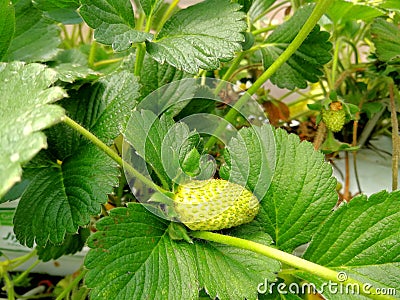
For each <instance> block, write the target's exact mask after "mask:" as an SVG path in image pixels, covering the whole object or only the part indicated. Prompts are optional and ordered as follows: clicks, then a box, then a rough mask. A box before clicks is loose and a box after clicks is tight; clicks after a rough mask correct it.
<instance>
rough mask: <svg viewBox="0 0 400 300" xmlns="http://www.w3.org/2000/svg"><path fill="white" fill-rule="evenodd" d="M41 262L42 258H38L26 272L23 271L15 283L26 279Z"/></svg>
mask: <svg viewBox="0 0 400 300" xmlns="http://www.w3.org/2000/svg"><path fill="white" fill-rule="evenodd" d="M38 264H40V260H38V259H37V260H36V261H35V262H34V263H33V264H31V265H30V266H29V267H28V268H27V269H26V270H25V271H24V272H22V273H21V274H20V275H19V276H18V277H17V278H15V279H14V284H15V285H17V284H19V283H20V282H22V280H24V279H25V278H26V277H27V276H28V275H29V273H30V272H31V271H32V270H33V269H34V268H35V267H36V266H37V265H38Z"/></svg>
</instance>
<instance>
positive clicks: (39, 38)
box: [4, 0, 61, 62]
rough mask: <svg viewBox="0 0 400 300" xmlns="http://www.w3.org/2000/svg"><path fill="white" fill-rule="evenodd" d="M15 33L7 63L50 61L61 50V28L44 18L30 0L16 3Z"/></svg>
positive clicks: (7, 55)
mask: <svg viewBox="0 0 400 300" xmlns="http://www.w3.org/2000/svg"><path fill="white" fill-rule="evenodd" d="M14 7H15V24H16V27H15V33H14V36H13V39H12V41H11V44H10V47H9V49H8V52H7V54H6V56H5V57H4V59H5V60H7V61H13V60H21V61H26V62H34V61H48V60H50V59H52V58H53V57H54V56H55V55H56V54H57V52H58V51H59V49H58V48H57V47H58V45H59V44H60V42H61V41H60V36H59V35H60V28H59V27H58V26H57V25H56V24H53V23H51V22H50V21H49V20H47V19H45V18H43V17H42V13H41V11H40V10H38V9H36V8H34V7H33V5H32V2H31V1H30V0H19V1H18V2H16V3H15V5H14Z"/></svg>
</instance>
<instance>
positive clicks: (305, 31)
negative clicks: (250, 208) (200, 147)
mask: <svg viewBox="0 0 400 300" xmlns="http://www.w3.org/2000/svg"><path fill="white" fill-rule="evenodd" d="M331 3H332V1H331V0H321V1H319V2H318V3H317V4H316V6H315V8H314V10H313V11H312V13H311V15H310V17H309V18H308V19H307V21H306V22H305V23H304V25H303V27H302V28H301V29H300V31H299V33H298V34H297V35H296V37H295V38H294V39H293V41H292V42H291V43H290V44H289V46H288V47H287V48H286V50H285V51H283V52H282V54H281V55H280V56H279V57H278V58H277V59H276V60H275V61H274V62H273V63H272V65H271V66H270V67H269V68H268V69H267V70H265V72H264V73H263V74H261V76H260V77H259V78H258V79H257V80H256V81H255V82H254V83H253V85H252V86H251V87H250V88H249V89H248V90H247V93H244V94H243V96H242V97H240V98H239V100H238V101H237V102H236V103H235V105H234V106H233V107H232V108H231V109H230V110H229V112H228V113H227V114H226V116H225V120H226V121H228V122H231V121H232V120H233V119H234V118H235V116H236V114H237V111H238V110H240V108H241V107H242V106H243V105H244V104H245V103H246V102H247V101H248V100H249V99H250V98H251V95H253V94H255V93H256V92H257V90H258V89H259V88H260V87H261V86H262V85H263V84H264V83H265V82H266V81H267V80H268V79H269V78H270V77H271V76H272V75H273V74H274V73H275V72H276V71H277V70H278V69H279V68H280V67H281V66H282V65H283V64H284V63H285V62H286V61H287V60H288V59H289V58H290V57H291V56H292V55H293V54H294V53H295V52H296V50H297V49H298V48H299V47H300V46H301V44H302V43H303V42H304V40H305V39H306V38H307V36H308V35H309V34H310V32H311V31H312V30H313V28H314V27H315V25H316V24H317V22H318V20H319V19H320V18H321V17H322V15H323V14H324V13H325V11H326V9H327V8H328V7H329V5H330V4H331ZM224 128H225V123H224V122H221V125H220V126H218V128H217V129H216V131H215V132H214V135H213V136H211V137H210V138H209V139H208V141H207V143H206V145H205V148H206V149H210V148H211V147H212V146H213V145H214V144H215V142H216V141H217V139H216V138H215V136H219V134H220V133H221V132H222V131H223V130H224Z"/></svg>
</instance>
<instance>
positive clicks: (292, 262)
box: [191, 231, 393, 299]
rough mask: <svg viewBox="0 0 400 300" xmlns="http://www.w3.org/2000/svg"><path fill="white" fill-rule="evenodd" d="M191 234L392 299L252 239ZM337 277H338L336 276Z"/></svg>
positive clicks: (203, 232)
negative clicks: (354, 285) (341, 279)
mask: <svg viewBox="0 0 400 300" xmlns="http://www.w3.org/2000/svg"><path fill="white" fill-rule="evenodd" d="M191 235H192V236H193V237H195V238H198V239H203V240H207V241H211V242H216V243H220V244H225V245H230V246H233V247H237V248H240V249H245V250H249V251H252V252H255V253H258V254H261V255H264V256H266V257H269V258H273V259H276V260H279V261H280V262H282V263H284V264H287V265H289V266H291V267H294V268H297V269H299V270H302V271H306V272H308V273H310V274H313V275H317V276H318V277H321V278H323V279H325V280H329V281H332V282H336V283H340V284H356V285H358V286H359V289H360V292H361V293H362V294H364V295H366V296H368V297H369V298H371V299H393V298H392V297H390V296H385V295H377V293H376V290H375V289H374V288H371V289H369V291H365V290H364V289H363V283H362V282H360V281H358V280H355V279H352V278H349V277H348V278H347V279H346V280H345V281H340V280H339V278H340V276H339V275H340V273H339V272H336V271H334V270H331V269H329V268H326V267H324V266H321V265H318V264H316V263H313V262H310V261H307V260H305V259H302V258H300V257H297V256H294V255H292V254H289V253H286V252H283V251H281V250H278V249H276V248H272V247H269V246H265V245H262V244H258V243H255V242H252V241H248V240H244V239H240V238H237V237H233V236H227V235H223V234H219V233H213V232H207V231H194V232H192V233H191ZM338 277H339V278H338Z"/></svg>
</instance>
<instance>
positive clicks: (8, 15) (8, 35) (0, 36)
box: [0, 0, 15, 61]
mask: <svg viewBox="0 0 400 300" xmlns="http://www.w3.org/2000/svg"><path fill="white" fill-rule="evenodd" d="M14 30H15V11H14V7H13V6H12V5H11V3H10V2H9V1H8V0H1V1H0V61H1V60H2V58H3V56H4V55H5V54H6V53H7V50H8V47H9V46H10V42H11V39H12V37H13V35H14Z"/></svg>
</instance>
